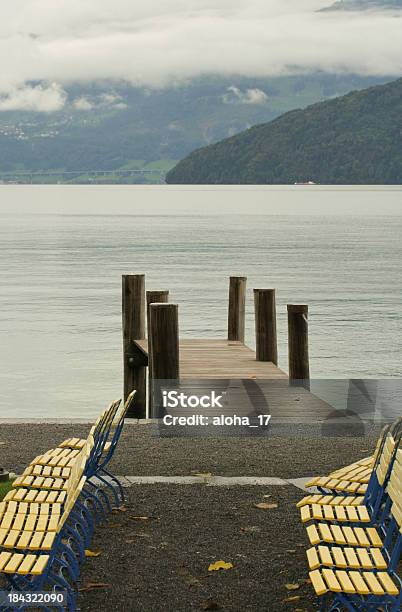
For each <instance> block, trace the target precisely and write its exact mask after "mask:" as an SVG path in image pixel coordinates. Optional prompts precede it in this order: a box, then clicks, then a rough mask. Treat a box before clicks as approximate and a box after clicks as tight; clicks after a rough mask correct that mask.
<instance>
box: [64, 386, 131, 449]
mask: <svg viewBox="0 0 402 612" xmlns="http://www.w3.org/2000/svg"><path fill="white" fill-rule="evenodd" d="M133 396H134V393H131V394H130V397H129V398H128V399H131V398H132V397H133ZM119 405H120V400H116V401H114V402H112V403H111V404H110V406H109V407H108V408H107V409H106V410H104V411H103V413H102V414H101V415H100V416H99V417H98V419H97V420H96V422H95V424H94V425H93V427H92V429H91V431H90V434H91V435H92V436H94V438H96V437H97V436H98V435H102V434H103V433H105V432H106V431H107V429H108V428H109V426H110V425H111V423H113V419H114V418H115V416H116V412H117V410H118V408H119ZM85 442H86V439H85V438H67V440H63V442H61V443H60V444H59V448H63V449H73V450H81V449H82V448H83V446H84V445H85ZM110 446H111V443H110V442H106V443H105V445H104V448H103V452H107V451H108V450H109V448H110Z"/></svg>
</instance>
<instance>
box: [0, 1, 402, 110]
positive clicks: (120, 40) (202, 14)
mask: <svg viewBox="0 0 402 612" xmlns="http://www.w3.org/2000/svg"><path fill="white" fill-rule="evenodd" d="M328 4H330V1H329V0H169V2H167V0H149V2H147V3H140V2H133V1H132V0H114V2H113V3H111V2H110V0H85V2H82V0H13V1H11V0H3V2H1V5H0V96H1V104H0V109H1V108H3V109H4V106H9V107H10V108H21V106H22V107H26V106H28V107H29V108H32V107H34V108H37V109H42V110H43V109H46V108H47V109H49V110H50V109H53V110H57V109H58V108H59V106H60V104H62V101H63V94H62V91H63V90H64V89H65V88H66V87H67V86H68V84H70V83H72V82H81V83H86V82H89V81H101V80H115V81H119V80H123V81H126V82H129V83H133V84H136V85H141V86H144V87H148V88H155V87H164V86H167V85H171V84H175V83H177V82H182V81H185V80H188V79H191V78H192V77H196V76H199V75H202V74H211V73H213V74H222V75H225V76H231V75H243V76H248V77H264V76H278V75H289V74H303V73H310V72H314V71H325V72H329V73H358V74H362V75H373V76H374V75H375V76H380V75H387V76H390V75H395V76H396V75H401V74H402V36H401V27H402V20H401V18H402V12H401V11H399V12H398V11H384V12H381V11H374V12H371V11H369V12H366V11H363V12H361V13H358V12H353V13H350V12H343V11H336V12H318V11H319V9H322V8H324V7H325V6H328ZM398 15H399V17H398ZM30 82H43V83H51V84H53V85H50V86H49V85H47V86H45V85H43V86H42V87H41V88H38V87H31V86H29V83H30ZM56 83H58V84H59V85H55V84H56ZM249 91H250V92H252V93H248V94H247V92H246V95H248V96H249V102H248V103H256V104H257V103H260V101H259V100H261V98H259V96H261V94H259V93H257V91H259V90H256V91H255V92H253V90H249ZM233 93H234V92H232V94H233ZM244 93H245V92H243V94H244ZM88 102H89V103H93V102H92V100H91V99H88ZM97 103H100V102H99V100H98V101H97ZM80 104H83V102H81V103H80ZM114 104H116V105H118V104H120V105H123V104H124V101H115V102H114Z"/></svg>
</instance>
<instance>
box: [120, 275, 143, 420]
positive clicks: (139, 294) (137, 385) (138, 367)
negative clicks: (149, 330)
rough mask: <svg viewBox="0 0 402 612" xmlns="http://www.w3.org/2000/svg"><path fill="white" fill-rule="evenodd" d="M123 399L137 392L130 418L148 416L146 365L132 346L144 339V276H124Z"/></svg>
mask: <svg viewBox="0 0 402 612" xmlns="http://www.w3.org/2000/svg"><path fill="white" fill-rule="evenodd" d="M122 298H123V299H122V312H123V352H124V399H127V397H128V395H129V394H130V393H131V391H132V390H133V389H136V391H137V393H136V396H135V402H134V403H133V405H132V410H131V412H130V414H128V415H127V416H129V417H132V418H138V419H142V418H145V416H146V405H147V397H146V393H147V392H146V365H145V363H144V361H143V359H142V358H141V354H140V353H139V351H137V350H136V348H135V346H134V345H133V341H134V340H143V339H144V338H145V275H144V274H125V275H123V277H122Z"/></svg>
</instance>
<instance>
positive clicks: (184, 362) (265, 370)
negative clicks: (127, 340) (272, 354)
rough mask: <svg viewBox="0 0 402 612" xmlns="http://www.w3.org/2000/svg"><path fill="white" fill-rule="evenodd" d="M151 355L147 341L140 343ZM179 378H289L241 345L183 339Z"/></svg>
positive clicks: (230, 342)
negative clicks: (258, 359) (257, 358)
mask: <svg viewBox="0 0 402 612" xmlns="http://www.w3.org/2000/svg"><path fill="white" fill-rule="evenodd" d="M135 344H137V346H138V347H139V348H140V349H141V350H142V351H143V353H145V354H148V341H147V340H137V341H136V342H135ZM179 353H180V378H192V379H219V378H220V379H228V378H230V379H233V378H234V379H244V378H253V379H254V378H257V379H267V378H269V379H287V375H286V374H285V372H283V371H282V370H280V369H279V368H278V367H277V366H275V365H274V364H273V363H272V362H268V361H256V358H255V352H254V351H253V350H251V349H250V348H249V347H247V346H245V345H244V344H243V343H242V342H237V341H230V340H215V339H203V338H201V339H194V340H193V339H182V340H180V344H179Z"/></svg>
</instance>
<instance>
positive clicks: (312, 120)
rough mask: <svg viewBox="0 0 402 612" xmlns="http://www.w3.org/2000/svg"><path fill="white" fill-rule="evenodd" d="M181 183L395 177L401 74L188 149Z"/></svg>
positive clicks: (401, 156)
mask: <svg viewBox="0 0 402 612" xmlns="http://www.w3.org/2000/svg"><path fill="white" fill-rule="evenodd" d="M166 180H167V183H173V184H178V183H185V184H294V183H296V182H307V181H313V182H315V183H325V184H402V79H399V80H397V81H393V82H391V83H388V84H386V85H382V86H377V87H371V88H369V89H366V90H363V91H360V92H356V91H355V92H352V93H350V94H348V95H346V96H343V97H340V98H335V99H333V100H328V101H326V102H322V103H318V104H314V105H312V106H309V107H308V108H307V109H305V110H295V111H291V112H289V113H286V114H284V115H282V116H281V117H279V118H278V119H275V120H274V121H271V122H270V123H266V124H263V125H257V126H255V127H252V128H251V129H249V130H246V131H245V132H243V133H242V134H239V135H237V136H234V137H233V138H228V139H226V140H223V141H222V142H220V143H218V144H215V145H212V146H209V147H205V148H202V149H200V150H198V151H195V152H194V153H192V154H191V155H189V156H188V157H186V158H185V159H184V160H183V161H181V162H180V163H179V164H178V165H177V166H176V167H175V168H173V169H172V170H171V171H170V172H169V173H168V175H167V178H166Z"/></svg>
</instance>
